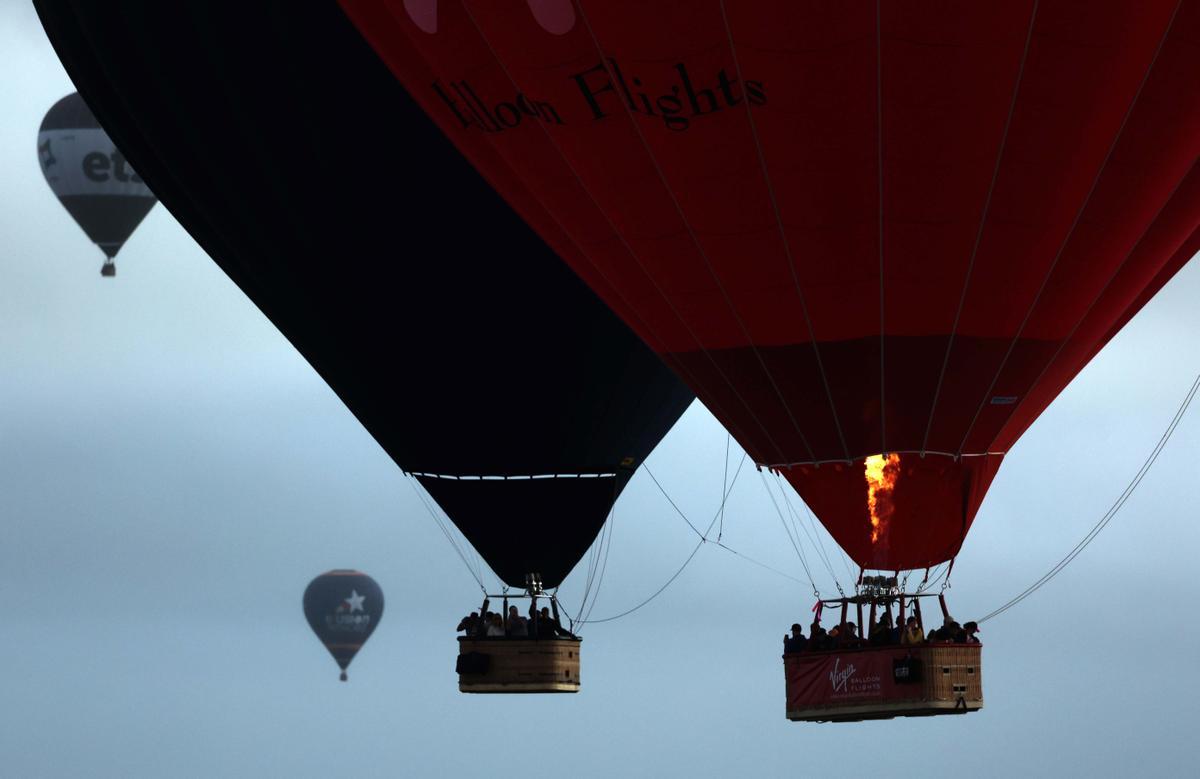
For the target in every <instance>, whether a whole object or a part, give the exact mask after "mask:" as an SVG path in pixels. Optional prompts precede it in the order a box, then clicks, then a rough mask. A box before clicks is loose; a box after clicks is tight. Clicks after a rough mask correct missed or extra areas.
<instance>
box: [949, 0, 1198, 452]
mask: <svg viewBox="0 0 1200 779" xmlns="http://www.w3.org/2000/svg"><path fill="white" fill-rule="evenodd" d="M1181 5H1182V0H1180V2H1177V3H1176V4H1175V10H1173V11H1172V12H1171V19H1170V21H1168V22H1167V26H1166V29H1164V30H1163V34H1162V37H1161V38H1160V39H1159V41H1158V46H1157V48H1155V50H1154V55H1153V56H1152V57H1151V58H1150V62H1149V63H1147V65H1146V72H1145V73H1143V74H1142V80H1141V82H1140V83H1139V84H1138V87H1137V91H1136V92H1134V93H1133V99H1132V100H1130V101H1129V107H1128V108H1126V109H1125V115H1124V116H1123V117H1122V118H1121V125H1120V126H1119V127H1118V128H1117V132H1116V134H1115V135H1114V136H1113V139H1112V143H1111V144H1109V147H1108V151H1107V152H1106V153H1105V155H1104V159H1103V160H1102V161H1101V163H1100V167H1099V168H1097V170H1096V176H1095V178H1094V179H1092V185H1091V187H1090V188H1089V189H1088V191H1087V194H1086V195H1085V196H1084V198H1083V202H1081V203H1080V204H1079V209H1078V210H1077V211H1076V213H1075V218H1074V219H1073V220H1072V222H1071V226H1070V227H1069V228H1068V229H1067V234H1066V235H1065V236H1064V237H1063V241H1062V243H1061V244H1060V245H1059V247H1058V251H1057V252H1056V253H1055V255H1054V259H1053V261H1051V263H1050V266H1049V267H1048V268H1047V269H1046V275H1045V276H1044V277H1043V278H1042V283H1041V285H1040V286H1038V290H1037V292H1036V293H1035V294H1034V296H1033V300H1032V301H1031V302H1030V304H1029V309H1028V310H1027V311H1026V312H1025V317H1024V318H1023V319H1022V320H1021V324H1020V325H1018V326H1017V329H1016V330H1015V331H1014V332H1013V337H1012V341H1011V342H1010V343H1009V345H1008V349H1007V350H1006V351H1005V353H1004V357H1003V358H1002V359H1001V360H1000V364H999V365H998V366H997V367H996V375H995V376H993V377H992V381H991V383H990V384H988V388H987V391H986V392H984V394H983V397H982V398H981V399H980V400H979V405H978V406H977V407H976V409H975V415H974V416H973V417H971V422H970V424H969V425H967V428H966V432H964V433H963V437H962V440H961V441H960V442H959V444H958V450H957V451H956V452H955V454H956V455H959V456H961V455H962V453H963V449H965V448H966V446H967V441H968V439H969V438H970V435H971V431H972V430H973V429H974V428H975V423H976V422H977V421H978V420H979V416H980V414H982V413H983V410H984V408H986V407H987V406H988V403H989V400H988V399H989V398H991V397H993V396H992V392H993V391H994V390H995V388H996V383H997V382H998V381H1000V377H1001V376H1003V375H1004V369H1005V367H1006V366H1007V365H1008V360H1009V358H1010V357H1012V355H1013V352H1014V351H1015V350H1016V348H1017V343H1018V342H1019V341H1020V340H1021V336H1022V335H1023V334H1024V333H1025V328H1026V326H1028V324H1029V322H1030V320H1031V319H1032V318H1033V312H1034V311H1036V310H1037V307H1038V304H1039V303H1041V302H1042V295H1043V293H1045V291H1046V289H1047V288H1048V287H1049V286H1050V279H1051V278H1052V277H1053V276H1054V271H1055V269H1057V268H1058V265H1059V262H1060V261H1061V260H1062V258H1063V255H1064V254H1066V251H1067V246H1068V245H1069V244H1070V243H1071V240H1072V239H1073V238H1074V237H1075V231H1076V230H1077V229H1078V228H1079V225H1080V224H1081V223H1083V216H1084V214H1085V213H1086V212H1087V210H1088V206H1089V205H1090V204H1091V202H1092V197H1093V196H1094V195H1095V194H1096V191H1097V189H1099V187H1100V181H1101V180H1102V179H1103V178H1104V171H1105V170H1106V169H1107V168H1108V165H1109V163H1110V162H1112V159H1113V155H1114V154H1115V153H1116V150H1117V147H1118V146H1119V145H1120V141H1121V138H1122V137H1123V136H1124V135H1125V129H1126V128H1127V127H1128V126H1129V120H1130V117H1132V116H1133V113H1134V108H1135V107H1136V106H1137V104H1138V101H1139V100H1140V99H1141V97H1142V93H1143V92H1144V91H1145V88H1146V84H1147V83H1149V81H1150V73H1151V72H1152V71H1153V70H1154V66H1155V65H1156V64H1158V59H1159V55H1160V54H1162V50H1163V47H1164V46H1166V43H1167V37H1168V36H1169V35H1170V33H1171V30H1172V28H1174V26H1175V19H1176V18H1177V17H1178V16H1179V8H1180V6H1181Z"/></svg>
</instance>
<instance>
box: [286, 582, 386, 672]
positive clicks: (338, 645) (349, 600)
mask: <svg viewBox="0 0 1200 779" xmlns="http://www.w3.org/2000/svg"><path fill="white" fill-rule="evenodd" d="M382 617H383V590H381V589H379V585H378V584H376V583H375V580H374V579H372V578H371V577H370V576H367V575H366V574H365V573H362V572H361V571H350V570H336V571H329V572H327V573H323V574H321V575H320V576H318V577H317V578H315V579H313V580H312V581H311V582H309V585H308V588H307V589H305V590H304V618H305V619H307V620H308V626H309V627H311V628H312V629H313V632H314V633H316V634H317V638H319V639H320V640H321V643H322V644H324V645H325V648H326V649H328V650H329V654H331V655H333V659H334V660H335V661H337V664H338V667H339V668H341V669H342V676H341V679H342V681H343V682H344V681H346V678H347V677H346V668H347V667H349V665H350V662H351V661H352V660H354V656H355V655H356V654H358V650H360V649H362V646H363V644H365V643H367V639H368V638H370V637H371V633H373V632H375V628H376V626H378V625H379V620H380V619H381V618H382Z"/></svg>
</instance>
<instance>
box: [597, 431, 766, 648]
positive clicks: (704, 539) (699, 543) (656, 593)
mask: <svg viewBox="0 0 1200 779" xmlns="http://www.w3.org/2000/svg"><path fill="white" fill-rule="evenodd" d="M745 464H746V454H745V452H743V453H742V461H741V462H740V463H738V467H737V470H736V471H734V473H733V480H732V481H730V483H729V489H728V490H727V491H726V492H725V495H724V496H723V497H722V498H721V506H720V507H719V508H718V509H717V513H716V514H714V515H713V518H712V521H711V522H709V523H708V527H707V528H706V529H705V532H704V533H700V540H699V541H697V542H696V546H695V548H694V549H692V553H691V554H689V555H688V556H687V559H686V560H684V561H683V565H681V566H679V569H678V570H676V571H675V573H673V574H671V578H669V579H667V581H666V582H664V583H663V585H662V586H661V587H659V588H658V589H657V590H655V591H654V593H653V594H652V595H651V596H650V597H649V598H646V599H645V600H644V601H642V602H641V603H639V604H638V605H636V606H634V607H633V608H631V609H627V610H626V611H622V612H621V613H620V614H614V615H613V616H611V617H604V618H602V619H591V617H590V612H589V617H588V618H587V619H582V616H583V615H582V614H580V617H581V619H580V620H579V623H578V624H580V625H584V624H589V625H591V624H599V623H601V622H612V621H613V620H616V619H620V618H621V617H625V616H628V615H630V614H632V613H633V612H635V611H637V610H638V609H640V608H642V607H643V606H645V605H647V604H648V603H650V602H651V601H652V600H654V599H655V598H657V597H658V596H659V595H662V594H663V592H664V591H666V589H667V588H668V587H670V586H671V583H672V582H674V581H675V580H676V579H678V578H679V574H681V573H683V569H685V568H687V567H688V564H689V563H691V562H692V558H694V557H695V556H696V553H697V552H699V551H700V547H701V546H703V545H704V544H705V542H707V541H708V538H707V534H708V533H709V532H711V531H712V528H713V525H715V524H716V523H717V520H718V519H719V518H720V516H721V512H722V511H724V510H725V503H726V502H727V501H728V500H729V494H730V493H731V492H733V487H734V485H735V484H737V480H738V476H740V475H741V473H742V466H744V465H745ZM642 467H643V468H646V464H645V463H642ZM646 473H650V470H649V469H648V468H647V469H646ZM650 478H651V479H653V480H654V483H655V484H657V485H658V489H659V491H660V492H662V494H663V497H665V498H666V499H667V502H668V503H670V504H671V506H672V507H674V508H675V511H676V512H678V513H679V515H680V516H681V517H683V519H684V521H685V522H687V523H688V527H690V528H692V530H695V529H696V526H695V525H693V524H692V523H691V521H690V520H688V518H687V517H686V516H684V515H683V512H682V511H679V507H678V506H676V505H675V501H673V500H671V496H670V495H668V494H667V491H666V490H664V489H663V487H662V485H661V484H659V483H658V480H657V479H654V476H653V475H651V477H650ZM697 532H699V531H697ZM722 546H724V545H723V544H722ZM729 551H731V552H732V551H733V550H732V549H730V550H729ZM734 554H737V553H736V552H734ZM746 559H749V558H746ZM784 575H785V576H786V574H784ZM593 605H594V602H593Z"/></svg>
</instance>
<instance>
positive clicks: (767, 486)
mask: <svg viewBox="0 0 1200 779" xmlns="http://www.w3.org/2000/svg"><path fill="white" fill-rule="evenodd" d="M758 475H759V476H762V483H763V488H764V489H766V491H767V497H769V498H770V499H771V505H772V506H774V507H775V513H776V514H778V515H779V521H780V523H782V524H783V532H784V533H786V534H787V537H788V541H791V542H792V549H795V550H796V556H797V557H799V558H800V565H801V566H802V567H803V568H804V573H805V575H806V576H808V583H809V584H811V585H812V588H813V594H814V595H816V596H817V597H818V598H819V597H821V592H820V590H819V589H818V588H817V583H816V581H814V580H813V575H812V571H811V570H809V567H808V560H806V559H805V557H804V552H802V551H801V550H800V545H799V544H798V543H797V539H795V538H793V537H792V531H791V529H789V528H788V524H787V520H786V519H784V517H783V511H781V510H780V508H779V502H778V501H776V500H775V494H774V493H773V492H772V491H771V485H770V484H769V483H768V482H767V477H766V476H765V475H763V472H762V471H761V470H760V471H759V472H758ZM838 590H839V592H840V591H841V588H840V587H839V588H838Z"/></svg>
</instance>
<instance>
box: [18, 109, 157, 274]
mask: <svg viewBox="0 0 1200 779" xmlns="http://www.w3.org/2000/svg"><path fill="white" fill-rule="evenodd" d="M37 145H38V159H39V160H40V162H41V164H42V173H43V174H44V175H45V176H46V182H47V183H48V184H49V185H50V188H51V189H52V190H54V194H55V195H56V196H57V197H58V199H59V201H60V202H61V203H62V204H63V206H64V207H65V208H66V209H67V212H68V213H70V214H71V216H72V217H74V219H75V221H76V222H78V223H79V226H80V227H82V228H83V231H84V232H85V233H87V236H88V238H90V239H92V242H93V243H95V244H96V245H97V246H99V247H100V249H101V251H103V252H104V256H105V260H104V266H103V267H102V268H101V269H100V275H102V276H115V275H116V273H117V266H116V264H115V263H114V262H113V258H115V257H116V256H117V252H119V251H120V250H121V247H122V246H123V245H124V244H125V241H126V240H128V238H129V236H130V235H131V234H132V233H133V231H134V230H135V229H136V228H137V226H138V225H139V224H141V221H142V219H144V218H145V216H146V214H147V213H148V212H149V211H150V209H151V208H153V207H154V204H155V203H157V202H158V200H157V199H156V198H155V197H154V193H153V192H151V191H150V188H149V187H147V186H146V184H145V182H143V181H142V179H141V177H139V176H138V175H137V174H136V173H134V171H133V168H131V167H130V166H129V163H128V162H126V161H125V156H124V155H123V154H121V152H120V151H119V150H118V149H117V147H116V146H114V145H113V142H112V141H111V140H109V137H108V135H107V134H106V133H105V132H104V130H103V129H102V128H101V127H100V123H99V122H97V121H96V117H95V116H93V115H92V111H91V109H89V108H88V107H87V104H86V103H84V102H83V98H81V97H80V96H79V93H77V92H76V93H73V94H70V95H67V96H66V97H64V98H63V99H62V100H59V101H58V102H57V103H55V104H54V107H53V108H51V109H50V111H49V112H48V113H47V114H46V118H45V119H43V120H42V126H41V129H39V130H38V144H37Z"/></svg>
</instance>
